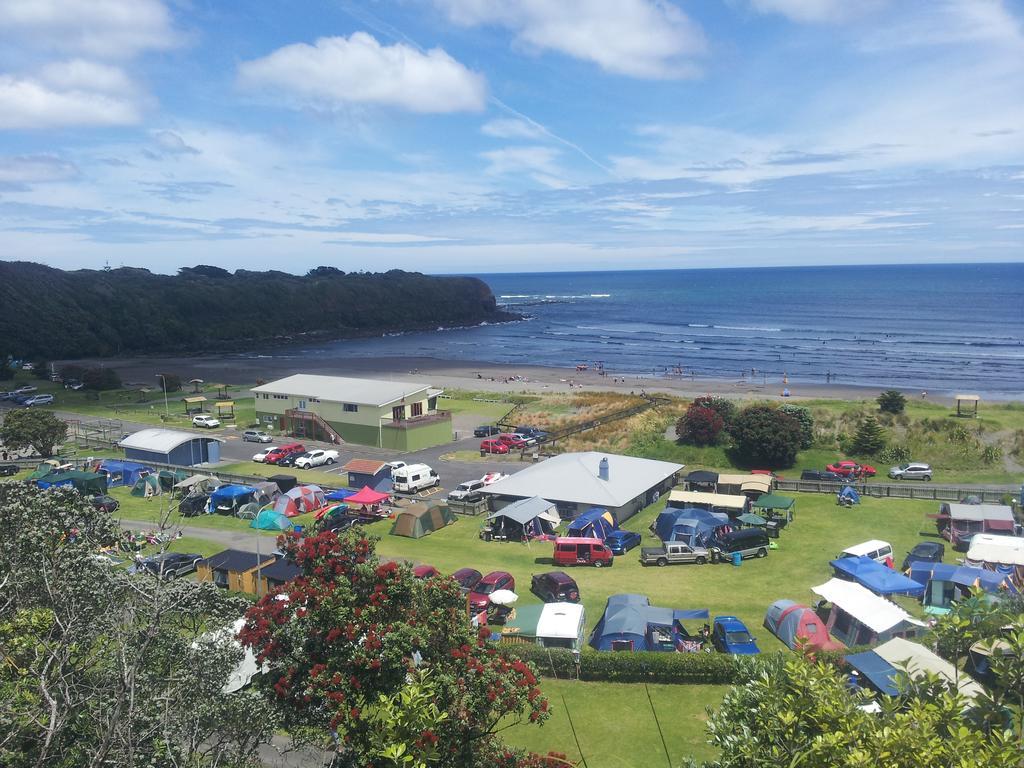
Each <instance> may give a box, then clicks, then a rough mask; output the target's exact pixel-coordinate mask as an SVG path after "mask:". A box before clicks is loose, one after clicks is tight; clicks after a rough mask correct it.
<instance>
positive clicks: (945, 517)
mask: <svg viewBox="0 0 1024 768" xmlns="http://www.w3.org/2000/svg"><path fill="white" fill-rule="evenodd" d="M934 517H935V519H936V521H937V522H936V525H937V527H938V530H939V532H940V533H941V534H942V535H943V536H945V537H946V538H947V539H949V541H950V543H952V544H953V546H954V547H963V546H965V545H966V544H967V542H968V541H969V539H970V537H971V536H973V535H975V534H978V533H998V534H1006V535H1012V534H1013V531H1014V525H1015V524H1016V520H1015V518H1014V516H1013V510H1012V509H1011V508H1010V507H1008V506H1006V505H1004V504H941V505H939V514H937V515H934Z"/></svg>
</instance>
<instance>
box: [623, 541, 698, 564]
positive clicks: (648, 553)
mask: <svg viewBox="0 0 1024 768" xmlns="http://www.w3.org/2000/svg"><path fill="white" fill-rule="evenodd" d="M710 557H711V555H710V553H709V552H708V550H706V549H705V548H704V547H691V546H690V545H689V544H684V543H683V542H681V541H670V542H668V543H667V544H665V545H663V546H660V547H641V548H640V564H641V565H658V566H662V567H664V566H666V565H679V564H681V563H696V564H697V565H704V563H706V562H707V561H708V559H709V558H710Z"/></svg>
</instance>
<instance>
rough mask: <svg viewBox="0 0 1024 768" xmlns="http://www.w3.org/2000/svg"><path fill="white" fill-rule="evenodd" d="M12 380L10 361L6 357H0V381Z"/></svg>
mask: <svg viewBox="0 0 1024 768" xmlns="http://www.w3.org/2000/svg"><path fill="white" fill-rule="evenodd" d="M13 378H14V368H12V367H11V361H10V360H8V359H7V358H6V357H0V381H10V380H11V379H13Z"/></svg>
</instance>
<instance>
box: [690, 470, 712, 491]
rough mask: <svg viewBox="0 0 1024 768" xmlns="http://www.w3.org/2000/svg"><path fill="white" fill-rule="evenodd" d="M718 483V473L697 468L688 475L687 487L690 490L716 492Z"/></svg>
mask: <svg viewBox="0 0 1024 768" xmlns="http://www.w3.org/2000/svg"><path fill="white" fill-rule="evenodd" d="M717 484H718V473H717V472H711V471H710V470H707V469H695V470H694V471H693V472H691V473H690V474H688V475H687V476H686V488H687V490H690V491H708V492H712V493H713V492H714V490H715V486H716V485H717Z"/></svg>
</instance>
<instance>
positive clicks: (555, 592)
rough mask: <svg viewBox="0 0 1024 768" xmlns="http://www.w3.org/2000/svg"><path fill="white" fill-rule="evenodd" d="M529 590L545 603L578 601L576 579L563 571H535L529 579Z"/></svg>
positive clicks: (578, 594) (578, 593)
mask: <svg viewBox="0 0 1024 768" xmlns="http://www.w3.org/2000/svg"><path fill="white" fill-rule="evenodd" d="M530 591H531V592H533V594H535V595H536V596H537V597H539V598H540V599H541V600H543V601H544V602H545V603H578V602H579V601H580V588H579V587H578V586H577V585H576V580H575V579H573V577H572V576H570V575H569V574H567V573H566V572H565V571H548V572H547V573H535V574H534V575H533V578H532V579H530Z"/></svg>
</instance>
